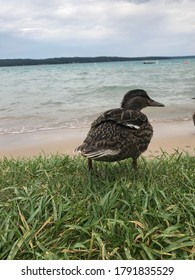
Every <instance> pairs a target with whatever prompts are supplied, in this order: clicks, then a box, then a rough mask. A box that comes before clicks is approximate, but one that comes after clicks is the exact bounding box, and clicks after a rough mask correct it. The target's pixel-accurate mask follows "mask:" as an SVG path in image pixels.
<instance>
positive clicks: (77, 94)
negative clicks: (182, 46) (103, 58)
mask: <svg viewBox="0 0 195 280" xmlns="http://www.w3.org/2000/svg"><path fill="white" fill-rule="evenodd" d="M0 80H1V87H0V97H1V102H0V123H1V124H0V134H6V133H23V132H30V131H37V130H48V129H54V128H64V127H68V128H77V127H86V126H89V124H90V123H91V122H92V120H93V119H94V118H95V117H97V116H98V115H99V114H100V113H102V112H103V111H105V110H107V109H110V108H116V107H119V106H120V103H121V100H122V98H123V96H124V94H125V93H126V92H127V91H128V90H130V89H134V88H142V89H145V90H146V91H147V92H148V94H149V95H150V97H151V98H153V99H155V100H157V101H159V102H162V103H164V104H165V106H166V107H164V108H146V109H144V110H143V112H144V113H146V114H147V115H148V117H149V119H150V120H152V121H173V120H183V119H189V118H191V115H192V113H193V112H194V111H195V100H192V99H191V98H192V97H195V59H191V60H188V61H187V62H186V61H184V60H182V59H172V60H163V61H159V63H158V64H143V63H142V62H141V61H134V62H110V63H87V64H65V65H43V66H23V67H7V68H0Z"/></svg>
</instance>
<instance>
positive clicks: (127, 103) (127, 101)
mask: <svg viewBox="0 0 195 280" xmlns="http://www.w3.org/2000/svg"><path fill="white" fill-rule="evenodd" d="M147 106H154V107H164V106H165V105H164V104H162V103H159V102H157V101H155V100H152V99H151V98H150V97H149V96H148V94H147V92H146V91H145V90H143V89H133V90H130V91H128V92H127V93H126V94H125V96H124V97H123V100H122V103H121V108H123V109H131V110H135V111H141V110H142V109H143V108H145V107H147Z"/></svg>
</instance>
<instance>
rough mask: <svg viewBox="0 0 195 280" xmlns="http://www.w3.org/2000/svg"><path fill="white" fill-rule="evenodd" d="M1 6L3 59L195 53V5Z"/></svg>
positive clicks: (72, 2) (56, 1)
mask: <svg viewBox="0 0 195 280" xmlns="http://www.w3.org/2000/svg"><path fill="white" fill-rule="evenodd" d="M0 6H1V10H0V38H1V43H0V47H1V48H0V58H3V57H49V56H74V55H75V56H77V55H78V56H86V55H90V56H96V55H118V56H122V55H123V56H144V55H185V54H193V53H194V46H195V1H193V0H162V1H157V0H99V1H97V0H96V1H95V0H66V1H63V0H45V1H44V0H42V1H41V0H20V1H18V0H7V1H5V0H0ZM11 45H13V46H15V47H11Z"/></svg>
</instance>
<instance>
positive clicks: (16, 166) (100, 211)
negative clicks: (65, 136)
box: [0, 152, 195, 260]
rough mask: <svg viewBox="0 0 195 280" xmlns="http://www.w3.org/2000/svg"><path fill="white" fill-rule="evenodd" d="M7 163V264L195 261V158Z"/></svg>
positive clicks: (2, 173)
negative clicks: (21, 261) (13, 261)
mask: <svg viewBox="0 0 195 280" xmlns="http://www.w3.org/2000/svg"><path fill="white" fill-rule="evenodd" d="M94 167H95V168H94V174H93V176H90V175H89V174H88V170H87V163H86V160H85V159H82V158H73V159H72V158H70V157H68V156H60V155H55V156H51V157H45V156H39V157H35V158H32V159H21V160H15V159H4V160H1V161H0V259H39V260H41V259H43V260H45V259H66V260H71V259H99V260H102V259H103V260H104V259H105V260H108V259H123V260H124V259H163V260H167V259H168V260H172V259H173V260H174V259H195V172H194V170H195V159H194V157H193V156H190V155H188V154H186V153H183V154H182V153H178V152H176V153H175V154H174V155H173V156H168V155H166V154H165V153H164V154H163V155H162V156H160V157H156V158H153V159H150V160H146V159H145V158H140V160H139V162H138V170H137V171H134V170H132V169H131V161H130V160H126V161H123V162H121V163H112V164H106V163H97V162H94Z"/></svg>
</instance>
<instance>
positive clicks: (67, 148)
mask: <svg viewBox="0 0 195 280" xmlns="http://www.w3.org/2000/svg"><path fill="white" fill-rule="evenodd" d="M152 126H153V128H154V136H153V138H152V140H151V143H150V145H149V147H148V150H147V151H146V152H145V153H144V154H143V155H144V156H147V157H148V156H156V155H159V154H161V153H162V150H163V151H166V152H167V153H168V154H172V153H174V152H175V150H179V151H188V152H189V153H190V154H192V155H195V127H194V125H193V122H192V121H191V120H190V121H178V122H164V123H152ZM88 130H89V128H84V129H83V128H82V129H58V130H46V131H38V132H32V133H21V134H6V135H0V158H1V159H2V158H5V157H6V158H12V157H13V158H23V157H33V156H37V155H39V154H46V155H51V154H56V153H58V154H68V155H72V154H73V149H74V148H75V147H77V146H78V145H79V144H81V143H82V141H83V140H84V138H85V137H86V135H87V132H88Z"/></svg>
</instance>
